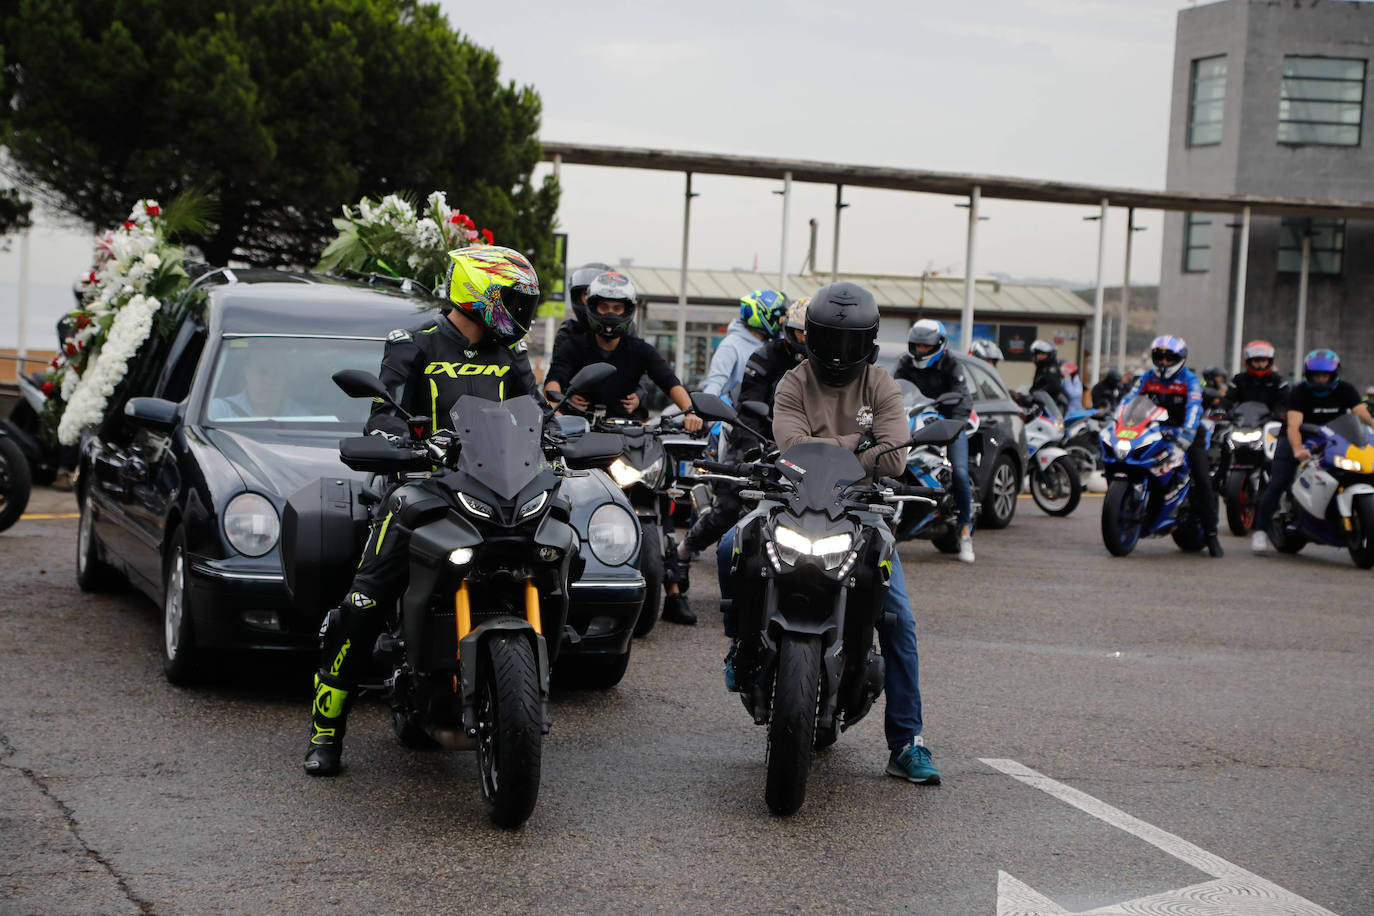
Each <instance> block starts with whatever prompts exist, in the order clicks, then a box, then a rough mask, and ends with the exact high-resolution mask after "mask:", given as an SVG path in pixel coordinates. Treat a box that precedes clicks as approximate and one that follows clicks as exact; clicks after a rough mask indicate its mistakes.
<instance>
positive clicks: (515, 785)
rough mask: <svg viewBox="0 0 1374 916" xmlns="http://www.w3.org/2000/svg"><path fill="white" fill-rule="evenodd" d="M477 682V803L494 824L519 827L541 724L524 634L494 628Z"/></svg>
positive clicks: (530, 804) (533, 780) (535, 772)
mask: <svg viewBox="0 0 1374 916" xmlns="http://www.w3.org/2000/svg"><path fill="white" fill-rule="evenodd" d="M482 650H483V651H482V663H481V669H480V671H479V674H478V686H477V768H478V771H479V772H480V775H481V777H482V803H483V805H484V806H485V808H486V811H487V817H489V818H490V819H491V822H492V823H493V824H495V825H496V826H498V827H505V828H507V829H514V828H516V827H519V826H520V825H521V824H523V823H525V821H527V820H529V816H530V814H531V813H533V812H534V803H535V802H536V801H537V800H538V799H539V766H540V758H541V755H542V750H543V740H544V728H543V723H542V722H541V721H540V712H539V665H538V663H537V661H536V660H535V657H534V648H533V647H532V646H531V645H530V642H529V640H528V639H526V638H525V637H524V636H523V635H520V634H517V633H496V634H494V635H493V636H492V637H491V638H490V639H488V640H487V641H486V642H485V643H483V646H482Z"/></svg>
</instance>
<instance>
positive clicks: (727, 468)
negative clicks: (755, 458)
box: [693, 458, 754, 477]
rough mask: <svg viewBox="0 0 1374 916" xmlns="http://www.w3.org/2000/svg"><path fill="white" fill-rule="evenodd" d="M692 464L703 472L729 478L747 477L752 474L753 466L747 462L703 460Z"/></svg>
mask: <svg viewBox="0 0 1374 916" xmlns="http://www.w3.org/2000/svg"><path fill="white" fill-rule="evenodd" d="M693 463H694V464H695V465H696V466H697V467H699V468H701V469H702V470H703V471H708V472H710V473H712V474H728V475H730V476H731V477H749V476H751V475H752V474H753V473H754V466H753V465H752V464H750V463H749V462H747V461H746V462H736V461H707V460H706V459H704V458H703V459H701V460H699V461H696V462H693Z"/></svg>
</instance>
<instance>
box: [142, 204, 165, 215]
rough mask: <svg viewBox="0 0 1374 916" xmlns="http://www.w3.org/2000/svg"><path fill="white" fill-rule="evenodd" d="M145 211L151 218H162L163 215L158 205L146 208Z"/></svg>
mask: <svg viewBox="0 0 1374 916" xmlns="http://www.w3.org/2000/svg"><path fill="white" fill-rule="evenodd" d="M143 209H144V210H145V211H147V213H148V215H149V216H161V215H162V208H161V207H159V206H158V205H157V204H150V205H148V206H146V207H144V208H143Z"/></svg>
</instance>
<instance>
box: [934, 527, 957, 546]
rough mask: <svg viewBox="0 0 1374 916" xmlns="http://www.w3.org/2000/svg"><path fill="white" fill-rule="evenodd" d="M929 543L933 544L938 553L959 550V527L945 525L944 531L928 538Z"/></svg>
mask: <svg viewBox="0 0 1374 916" xmlns="http://www.w3.org/2000/svg"><path fill="white" fill-rule="evenodd" d="M930 543H932V544H934V545H935V549H936V550H938V551H940V553H958V552H959V529H958V527H956V526H955V525H945V530H944V533H942V534H937V535H935V537H933V538H931V539H930Z"/></svg>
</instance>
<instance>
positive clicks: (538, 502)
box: [519, 490, 549, 518]
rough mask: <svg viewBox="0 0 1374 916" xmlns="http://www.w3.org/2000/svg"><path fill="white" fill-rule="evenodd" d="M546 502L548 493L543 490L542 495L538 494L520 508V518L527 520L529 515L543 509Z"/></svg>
mask: <svg viewBox="0 0 1374 916" xmlns="http://www.w3.org/2000/svg"><path fill="white" fill-rule="evenodd" d="M548 501H549V491H548V490H545V491H544V492H543V493H540V494H539V495H538V496H536V497H534V498H533V499H531V500H529V501H528V502H526V503H525V504H524V505H523V506H521V507H520V514H519V515H520V518H529V517H530V516H531V515H533V514H534V513H536V512H538V511H539V510H540V509H542V508H544V503H546V502H548Z"/></svg>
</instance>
